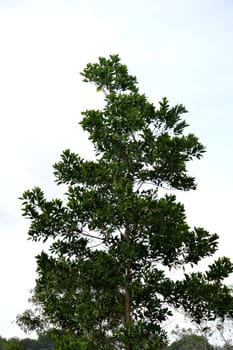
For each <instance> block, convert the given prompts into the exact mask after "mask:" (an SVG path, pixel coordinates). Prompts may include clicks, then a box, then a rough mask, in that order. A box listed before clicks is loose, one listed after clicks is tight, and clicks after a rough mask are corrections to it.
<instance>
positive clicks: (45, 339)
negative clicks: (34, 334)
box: [0, 334, 54, 350]
mask: <svg viewBox="0 0 233 350" xmlns="http://www.w3.org/2000/svg"><path fill="white" fill-rule="evenodd" d="M53 349H54V342H53V341H52V339H51V338H50V337H49V336H48V335H45V334H43V335H40V336H39V337H38V339H30V338H24V339H19V338H17V337H13V338H9V339H5V338H3V337H0V350H53Z"/></svg>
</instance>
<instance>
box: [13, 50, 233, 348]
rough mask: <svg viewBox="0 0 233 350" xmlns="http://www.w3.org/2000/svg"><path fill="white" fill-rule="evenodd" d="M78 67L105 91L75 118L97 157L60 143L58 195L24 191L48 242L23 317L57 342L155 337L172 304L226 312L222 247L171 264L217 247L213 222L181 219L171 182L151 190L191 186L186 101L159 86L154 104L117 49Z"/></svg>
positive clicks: (193, 142) (115, 342)
mask: <svg viewBox="0 0 233 350" xmlns="http://www.w3.org/2000/svg"><path fill="white" fill-rule="evenodd" d="M82 75H83V77H84V81H85V82H91V83H94V84H95V85H96V86H97V90H98V91H99V90H101V91H103V93H104V99H105V107H104V108H103V110H86V111H84V112H83V119H82V121H81V125H82V127H83V129H84V130H85V131H87V132H88V133H89V139H90V141H91V142H92V143H93V145H94V147H95V152H96V160H95V161H90V160H85V159H82V158H81V157H80V156H79V155H77V154H75V153H73V152H71V151H70V150H65V151H64V152H63V153H62V155H61V160H60V161H59V162H57V163H56V164H55V165H54V174H55V177H56V182H57V184H58V185H59V184H66V185H67V192H66V193H65V195H64V199H63V200H61V199H53V200H47V199H46V197H45V195H44V193H43V191H42V190H41V189H40V188H38V187H35V188H34V189H32V190H29V191H26V192H25V193H24V194H23V196H22V198H21V199H22V203H23V215H24V216H26V217H27V218H29V219H30V221H31V225H30V228H29V232H28V235H29V238H30V239H32V240H33V241H43V242H45V241H48V242H50V249H49V252H47V253H46V252H42V253H41V254H40V255H38V256H37V274H38V277H37V280H36V286H35V288H34V291H33V295H32V302H33V304H34V305H35V307H36V311H35V313H34V312H32V311H26V312H25V313H24V314H23V315H21V316H19V317H18V323H19V324H20V325H21V326H24V327H25V328H26V329H28V330H33V329H35V330H37V331H38V332H41V330H43V329H45V328H46V329H49V330H50V332H51V334H52V335H53V337H54V338H55V339H56V343H57V344H58V347H60V348H61V349H69V350H71V349H77V348H78V349H83V350H84V349H85V350H87V349H92V350H93V349H108V350H111V349H119V348H120V349H126V350H132V349H134V350H137V349H140V350H141V349H157V348H158V347H160V346H161V345H162V344H163V343H164V342H166V332H165V331H164V330H163V329H162V323H163V321H165V320H167V318H168V317H170V316H171V315H172V309H173V308H178V309H182V310H184V311H185V312H187V313H189V314H190V315H191V318H192V319H193V320H195V321H197V322H200V321H201V320H203V319H214V318H215V317H217V316H220V317H221V316H222V315H229V316H232V315H233V298H232V296H231V293H230V290H229V289H228V288H227V287H226V286H225V285H223V284H222V280H223V279H224V278H225V277H227V276H228V275H229V274H230V273H231V272H232V271H233V265H232V263H231V262H230V260H229V259H228V258H222V259H218V260H217V261H216V262H215V263H213V264H212V265H211V266H210V267H209V270H208V271H206V272H203V273H200V272H199V273H191V274H184V276H183V279H181V280H177V281H176V280H174V279H170V278H169V277H168V274H167V273H166V272H167V271H168V269H172V268H179V267H184V266H186V265H188V266H191V267H192V266H193V265H197V264H198V263H199V261H201V260H202V259H203V258H205V257H209V256H212V255H213V254H214V253H215V252H216V250H217V247H218V236H217V235H216V234H210V233H209V232H207V231H206V230H204V229H203V228H197V227H196V228H194V229H191V228H190V227H189V226H188V224H187V222H186V215H185V209H184V206H183V205H182V204H181V203H178V202H177V201H176V197H175V196H174V195H173V194H166V195H165V196H164V197H162V196H161V195H159V192H158V190H159V188H169V189H171V190H172V189H176V190H184V191H188V190H191V189H195V188H196V183H195V179H194V178H193V177H192V176H190V175H189V174H188V172H187V163H188V162H189V161H191V160H193V159H195V158H197V159H199V158H201V156H202V154H203V152H204V147H203V145H202V144H201V143H200V142H199V140H198V138H197V137H196V136H195V135H193V134H185V128H186V126H187V124H186V122H185V121H184V120H183V119H182V115H183V114H184V113H186V109H185V107H184V106H183V105H181V104H179V105H175V106H173V107H171V106H170V105H169V102H168V100H167V99H166V98H163V99H162V101H160V103H159V105H158V108H157V107H155V106H154V105H153V104H152V103H150V102H149V101H148V99H147V98H146V96H145V95H143V94H140V93H139V90H138V87H137V81H136V78H135V77H133V76H131V75H129V74H128V69H127V67H126V66H125V65H122V64H121V62H120V59H119V57H118V56H117V55H112V56H110V58H109V59H106V58H100V59H99V62H98V63H95V64H88V65H87V67H86V68H85V69H84V72H83V73H82Z"/></svg>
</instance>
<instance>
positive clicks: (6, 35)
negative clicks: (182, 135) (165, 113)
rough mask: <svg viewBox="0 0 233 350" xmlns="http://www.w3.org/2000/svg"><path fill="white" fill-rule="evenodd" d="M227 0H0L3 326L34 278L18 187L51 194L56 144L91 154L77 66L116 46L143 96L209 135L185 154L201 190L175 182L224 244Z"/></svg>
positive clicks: (232, 95) (230, 76)
mask: <svg viewBox="0 0 233 350" xmlns="http://www.w3.org/2000/svg"><path fill="white" fill-rule="evenodd" d="M232 38H233V2H232V1H231V0H221V1H219V0H188V1H187V0H156V1H155V0H144V1H142V0H141V1H139V0H128V1H126V0H115V1H113V0H76V1H75V0H66V1H65V0H64V1H62V0H31V1H30V0H28V1H26V0H25V1H23V0H0V118H1V119H0V120H1V128H0V143H1V144H0V159H1V172H0V269H1V270H0V273H1V275H0V277H1V289H0V335H2V336H4V337H11V336H24V335H23V333H22V332H21V331H20V330H19V328H18V327H17V326H16V325H15V324H14V323H12V321H14V319H15V317H16V315H17V314H18V313H20V312H22V311H23V310H24V309H25V308H26V307H27V299H28V297H29V289H30V288H33V286H34V279H35V261H34V256H35V255H36V254H37V252H39V250H40V247H39V245H38V244H36V243H31V242H28V241H27V240H26V239H27V228H28V222H27V221H26V220H25V219H23V218H22V216H21V211H20V201H19V200H18V197H19V196H20V195H21V194H22V193H23V191H24V190H26V189H30V188H31V187H33V186H35V185H38V186H41V187H42V188H43V189H44V190H45V191H46V194H47V195H48V196H57V193H58V192H57V189H56V187H55V185H54V184H53V176H52V164H54V163H55V162H56V161H57V160H58V159H59V155H60V153H61V152H62V150H63V149H66V148H71V149H72V150H74V151H77V152H78V153H81V155H83V156H87V157H89V156H90V154H91V151H92V147H91V145H89V144H88V142H87V137H86V135H85V134H83V132H82V131H81V129H80V127H79V126H78V122H79V121H80V112H81V111H82V110H85V109H88V108H92V107H93V108H95V107H98V103H99V100H100V95H98V94H96V92H95V88H93V86H88V85H87V84H85V83H82V77H81V76H80V75H79V72H80V71H82V70H83V68H84V67H85V65H86V64H87V63H88V62H95V61H96V59H97V58H98V57H99V56H106V55H109V54H112V53H119V54H120V56H121V58H122V60H123V62H124V63H125V64H127V65H128V67H129V70H130V72H131V73H132V74H133V75H136V76H137V77H138V81H139V86H140V90H141V91H142V92H144V93H145V94H146V95H147V96H148V97H149V99H150V100H151V101H153V102H155V103H156V102H157V101H158V100H159V99H160V98H161V97H163V96H167V97H168V99H169V100H170V101H171V103H183V104H185V106H186V107H187V109H188V110H189V114H187V115H186V119H187V121H188V122H189V124H190V131H191V132H194V133H195V134H197V135H198V136H199V137H200V139H201V141H202V142H203V143H204V144H205V145H206V147H207V153H206V154H205V156H204V158H203V159H202V160H201V161H196V162H194V163H193V164H192V165H191V167H190V168H191V170H192V174H194V175H195V176H196V177H197V182H198V184H199V186H198V190H197V191H195V192H191V193H188V194H185V195H183V194H181V195H180V196H179V198H180V199H181V200H182V201H184V203H185V205H186V208H187V215H188V219H189V223H190V224H191V225H195V226H203V227H205V228H206V229H208V230H210V231H211V232H217V233H218V234H219V235H220V250H219V253H220V254H221V255H228V256H232V245H233V242H232V241H233V238H232V216H233V215H232V203H231V202H232V195H233V193H232V192H233V184H232V178H233V166H232V148H233V138H232V126H233V64H232V62H233V40H232Z"/></svg>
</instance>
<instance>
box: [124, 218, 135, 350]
mask: <svg viewBox="0 0 233 350" xmlns="http://www.w3.org/2000/svg"><path fill="white" fill-rule="evenodd" d="M129 234H130V230H129V226H128V225H127V226H126V229H125V242H127V243H128V244H129V243H130V237H129ZM130 283H131V260H130V258H127V261H126V287H125V328H126V329H127V328H128V327H129V324H130V321H131V294H130ZM126 350H133V348H132V345H131V344H127V345H126Z"/></svg>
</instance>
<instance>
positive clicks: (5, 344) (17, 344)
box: [0, 334, 233, 350]
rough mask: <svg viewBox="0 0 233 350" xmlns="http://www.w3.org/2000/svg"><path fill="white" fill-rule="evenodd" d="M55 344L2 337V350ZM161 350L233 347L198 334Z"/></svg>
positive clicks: (50, 348)
mask: <svg viewBox="0 0 233 350" xmlns="http://www.w3.org/2000/svg"><path fill="white" fill-rule="evenodd" d="M54 349H55V343H54V342H53V340H52V339H51V338H50V337H49V336H47V335H41V336H39V337H38V339H31V338H24V339H19V338H17V337H13V338H9V339H5V338H3V337H1V336H0V350H54ZM76 350H78V349H76ZM161 350H233V345H232V344H231V343H229V342H226V343H225V344H224V345H222V346H217V345H216V346H214V345H211V344H210V343H209V341H208V339H207V338H206V337H204V336H200V335H196V334H183V335H182V336H181V337H178V339H177V340H176V341H174V342H173V343H171V344H170V345H169V346H165V347H164V348H163V349H161Z"/></svg>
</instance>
